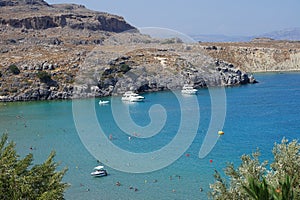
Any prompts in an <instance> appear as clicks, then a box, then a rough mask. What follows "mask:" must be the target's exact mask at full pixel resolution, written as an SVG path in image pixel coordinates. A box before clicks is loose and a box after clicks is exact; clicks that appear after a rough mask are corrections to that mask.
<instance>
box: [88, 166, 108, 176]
mask: <svg viewBox="0 0 300 200" xmlns="http://www.w3.org/2000/svg"><path fill="white" fill-rule="evenodd" d="M91 175H92V176H96V177H101V176H107V171H106V170H105V169H104V166H101V165H99V166H97V167H95V168H94V171H93V172H92V173H91Z"/></svg>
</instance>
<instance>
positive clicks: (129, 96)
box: [122, 91, 145, 102]
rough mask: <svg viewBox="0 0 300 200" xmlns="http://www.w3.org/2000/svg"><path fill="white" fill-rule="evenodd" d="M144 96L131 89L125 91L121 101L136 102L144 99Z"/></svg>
mask: <svg viewBox="0 0 300 200" xmlns="http://www.w3.org/2000/svg"><path fill="white" fill-rule="evenodd" d="M144 99H145V97H143V96H140V95H138V94H137V93H134V92H132V91H128V92H125V93H124V94H123V96H122V101H130V102H138V101H144Z"/></svg>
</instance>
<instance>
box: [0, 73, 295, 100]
mask: <svg viewBox="0 0 300 200" xmlns="http://www.w3.org/2000/svg"><path fill="white" fill-rule="evenodd" d="M268 73H276V74H280V73H300V69H289V70H269V71H263V70H261V71H254V72H252V74H254V75H255V74H268ZM257 83H259V80H258V82H257ZM248 84H250V83H248ZM252 84H255V83H252ZM239 86H242V85H220V86H209V87H210V88H218V87H224V88H227V87H239ZM207 88H208V87H207V86H206V87H201V88H197V89H198V90H202V89H207ZM176 90H179V89H176ZM167 91H172V90H171V89H165V90H158V91H156V90H153V91H146V92H140V94H147V93H154V92H167ZM117 96H121V95H120V94H119V95H108V96H86V97H78V98H76V97H74V98H66V99H60V98H56V99H39V100H3V99H9V98H10V97H6V96H0V104H2V103H10V102H46V101H49V102H52V101H72V100H76V99H92V98H95V99H100V98H110V97H117Z"/></svg>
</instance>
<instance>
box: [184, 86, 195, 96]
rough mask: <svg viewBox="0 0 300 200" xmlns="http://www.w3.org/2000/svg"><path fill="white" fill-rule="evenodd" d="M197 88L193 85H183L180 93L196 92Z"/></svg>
mask: <svg viewBox="0 0 300 200" xmlns="http://www.w3.org/2000/svg"><path fill="white" fill-rule="evenodd" d="M197 91H198V90H197V89H194V88H193V86H190V85H184V86H183V87H182V90H181V93H182V94H196V93H197Z"/></svg>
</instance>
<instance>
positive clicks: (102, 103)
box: [99, 100, 109, 105]
mask: <svg viewBox="0 0 300 200" xmlns="http://www.w3.org/2000/svg"><path fill="white" fill-rule="evenodd" d="M108 103H109V101H103V100H100V101H99V105H105V104H108Z"/></svg>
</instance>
